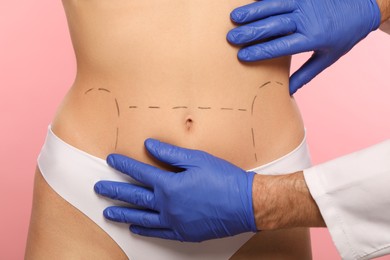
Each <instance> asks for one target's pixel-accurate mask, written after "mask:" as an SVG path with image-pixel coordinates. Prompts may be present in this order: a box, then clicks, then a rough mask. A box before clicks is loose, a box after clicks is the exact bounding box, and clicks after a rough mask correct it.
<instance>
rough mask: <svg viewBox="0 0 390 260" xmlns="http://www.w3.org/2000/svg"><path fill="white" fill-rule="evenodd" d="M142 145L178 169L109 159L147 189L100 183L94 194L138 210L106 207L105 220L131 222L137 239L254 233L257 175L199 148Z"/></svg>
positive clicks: (197, 239) (155, 143)
mask: <svg viewBox="0 0 390 260" xmlns="http://www.w3.org/2000/svg"><path fill="white" fill-rule="evenodd" d="M145 146H146V149H147V150H148V152H149V153H150V154H151V155H152V156H153V157H155V158H156V159H157V160H159V161H161V162H163V163H166V164H168V165H171V166H174V167H177V168H178V169H180V171H179V172H177V173H175V172H170V171H166V170H162V169H159V168H157V167H154V166H151V165H148V164H144V163H141V162H139V161H136V160H134V159H131V158H128V157H125V156H121V155H110V156H109V157H108V159H107V161H108V163H109V165H110V166H112V167H114V168H115V169H117V170H119V171H121V172H123V173H124V174H127V175H129V176H130V177H132V178H134V179H135V180H136V181H138V182H140V183H142V184H143V185H145V186H143V187H142V186H138V185H134V184H130V183H116V182H109V181H100V182H98V183H97V184H96V185H95V191H96V192H97V193H99V194H101V195H103V196H107V197H109V198H112V199H117V200H121V201H125V202H127V203H129V204H132V205H135V206H138V207H142V209H136V208H129V207H116V206H114V207H109V208H107V209H106V210H105V211H104V215H105V217H106V218H108V219H110V220H113V221H118V222H124V223H130V224H131V227H130V230H131V231H132V232H133V233H136V234H139V235H144V236H153V237H159V238H165V239H173V240H180V241H189V242H200V241H204V240H208V239H214V238H222V237H226V236H233V235H236V234H239V233H243V232H250V231H251V232H256V231H257V229H256V224H255V220H254V214H253V205H252V183H253V177H254V175H255V173H253V172H246V171H244V170H242V169H240V168H238V167H236V166H234V165H233V164H231V163H229V162H226V161H224V160H222V159H219V158H217V157H214V156H212V155H210V154H208V153H205V152H201V151H198V150H190V149H184V148H180V147H177V146H173V145H169V144H166V143H162V142H159V141H157V140H153V139H148V140H146V142H145Z"/></svg>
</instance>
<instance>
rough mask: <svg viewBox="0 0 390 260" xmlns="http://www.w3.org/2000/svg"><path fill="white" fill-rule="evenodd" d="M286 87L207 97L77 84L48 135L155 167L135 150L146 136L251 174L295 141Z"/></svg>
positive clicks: (294, 111) (295, 119)
mask: <svg viewBox="0 0 390 260" xmlns="http://www.w3.org/2000/svg"><path fill="white" fill-rule="evenodd" d="M287 82H288V81H287ZM287 84H288V83H286V80H283V79H282V80H280V81H279V80H278V79H272V80H264V81H263V82H259V84H256V85H255V84H252V85H249V86H248V85H242V86H236V87H235V88H232V89H230V90H227V91H226V92H228V94H226V93H225V92H224V91H221V92H220V93H213V91H214V90H215V89H214V90H213V89H210V90H209V91H208V92H206V91H205V92H198V93H197V92H192V93H191V92H188V90H185V89H184V90H183V88H182V86H179V87H178V86H176V88H177V89H176V90H177V91H174V87H172V86H170V87H167V88H164V87H162V86H161V85H160V86H158V87H156V88H155V89H154V90H153V91H152V90H151V89H137V88H136V87H132V86H128V87H122V88H121V87H118V86H115V87H110V86H109V85H108V86H107V85H104V84H98V83H96V84H82V85H77V86H74V87H73V88H72V89H71V90H70V91H69V93H68V95H67V96H66V98H65V99H64V101H63V103H62V105H61V107H60V109H59V111H58V113H57V116H56V118H55V119H54V121H53V131H54V132H55V133H56V135H58V136H59V137H60V138H61V139H63V140H64V141H65V142H67V143H69V144H71V145H73V146H75V147H77V148H79V149H81V150H83V151H86V152H88V153H90V154H92V155H95V156H97V157H100V158H105V157H106V156H107V155H108V154H109V153H112V152H116V153H122V154H125V155H128V156H131V157H133V158H135V159H138V160H141V161H145V162H148V163H151V164H156V162H154V161H153V160H152V159H151V158H150V157H149V156H148V155H147V154H146V152H145V149H144V146H143V142H144V140H145V139H147V138H149V137H151V138H156V139H159V140H161V141H165V142H169V143H172V144H174V145H179V146H183V147H186V148H191V149H200V150H205V151H207V152H209V153H211V154H213V155H215V156H218V157H221V158H223V159H226V160H228V161H230V162H232V163H234V164H236V165H238V166H239V167H242V168H246V169H248V168H254V167H256V166H258V165H260V164H264V163H267V162H269V161H272V160H274V159H276V158H278V157H280V156H282V155H284V154H286V153H288V152H290V151H291V150H293V149H294V148H295V147H296V146H298V145H299V143H300V142H301V140H302V138H303V135H304V130H303V123H302V121H301V117H300V114H299V110H298V108H297V106H296V104H295V101H294V99H293V98H291V97H290V96H289V95H288V85H287ZM199 88H202V86H200V87H199ZM221 89H223V88H221ZM233 89H235V90H233ZM229 91H230V93H229Z"/></svg>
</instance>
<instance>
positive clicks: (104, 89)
mask: <svg viewBox="0 0 390 260" xmlns="http://www.w3.org/2000/svg"><path fill="white" fill-rule="evenodd" d="M98 90H100V91H105V92H108V93H111V91H110V90H108V89H106V88H98Z"/></svg>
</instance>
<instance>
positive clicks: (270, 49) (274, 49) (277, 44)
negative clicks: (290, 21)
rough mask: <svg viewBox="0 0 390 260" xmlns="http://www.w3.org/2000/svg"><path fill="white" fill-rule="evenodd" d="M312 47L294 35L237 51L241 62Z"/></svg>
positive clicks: (298, 35)
mask: <svg viewBox="0 0 390 260" xmlns="http://www.w3.org/2000/svg"><path fill="white" fill-rule="evenodd" d="M311 49H312V46H311V45H310V44H309V43H308V40H307V38H306V37H305V36H303V35H301V34H299V33H294V34H290V35H287V36H283V37H280V38H278V39H275V40H272V41H268V42H263V43H259V44H256V45H252V46H248V47H245V48H242V49H241V50H239V51H238V58H239V59H240V60H241V61H260V60H266V59H272V58H278V57H281V56H286V55H292V54H296V53H300V52H305V51H309V50H311Z"/></svg>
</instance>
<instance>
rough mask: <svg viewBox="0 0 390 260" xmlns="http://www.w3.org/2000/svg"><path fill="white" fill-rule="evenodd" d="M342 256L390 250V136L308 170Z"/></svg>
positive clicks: (360, 256) (356, 256)
mask: <svg viewBox="0 0 390 260" xmlns="http://www.w3.org/2000/svg"><path fill="white" fill-rule="evenodd" d="M304 177H305V180H306V183H307V185H308V187H309V190H310V193H311V195H312V196H313V198H314V200H315V201H316V203H317V205H318V207H319V209H320V211H321V214H322V216H323V218H324V220H325V223H326V225H327V227H328V230H329V232H330V234H331V236H332V239H333V242H334V244H335V245H336V247H337V250H338V251H339V253H340V255H341V257H342V258H343V259H371V258H373V257H378V256H381V255H385V254H390V140H388V141H385V142H383V143H380V144H377V145H375V146H372V147H370V148H367V149H365V150H362V151H359V152H356V153H353V154H350V155H347V156H343V157H340V158H337V159H335V160H332V161H329V162H327V163H324V164H320V165H318V166H314V167H312V168H309V169H307V170H305V171H304Z"/></svg>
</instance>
